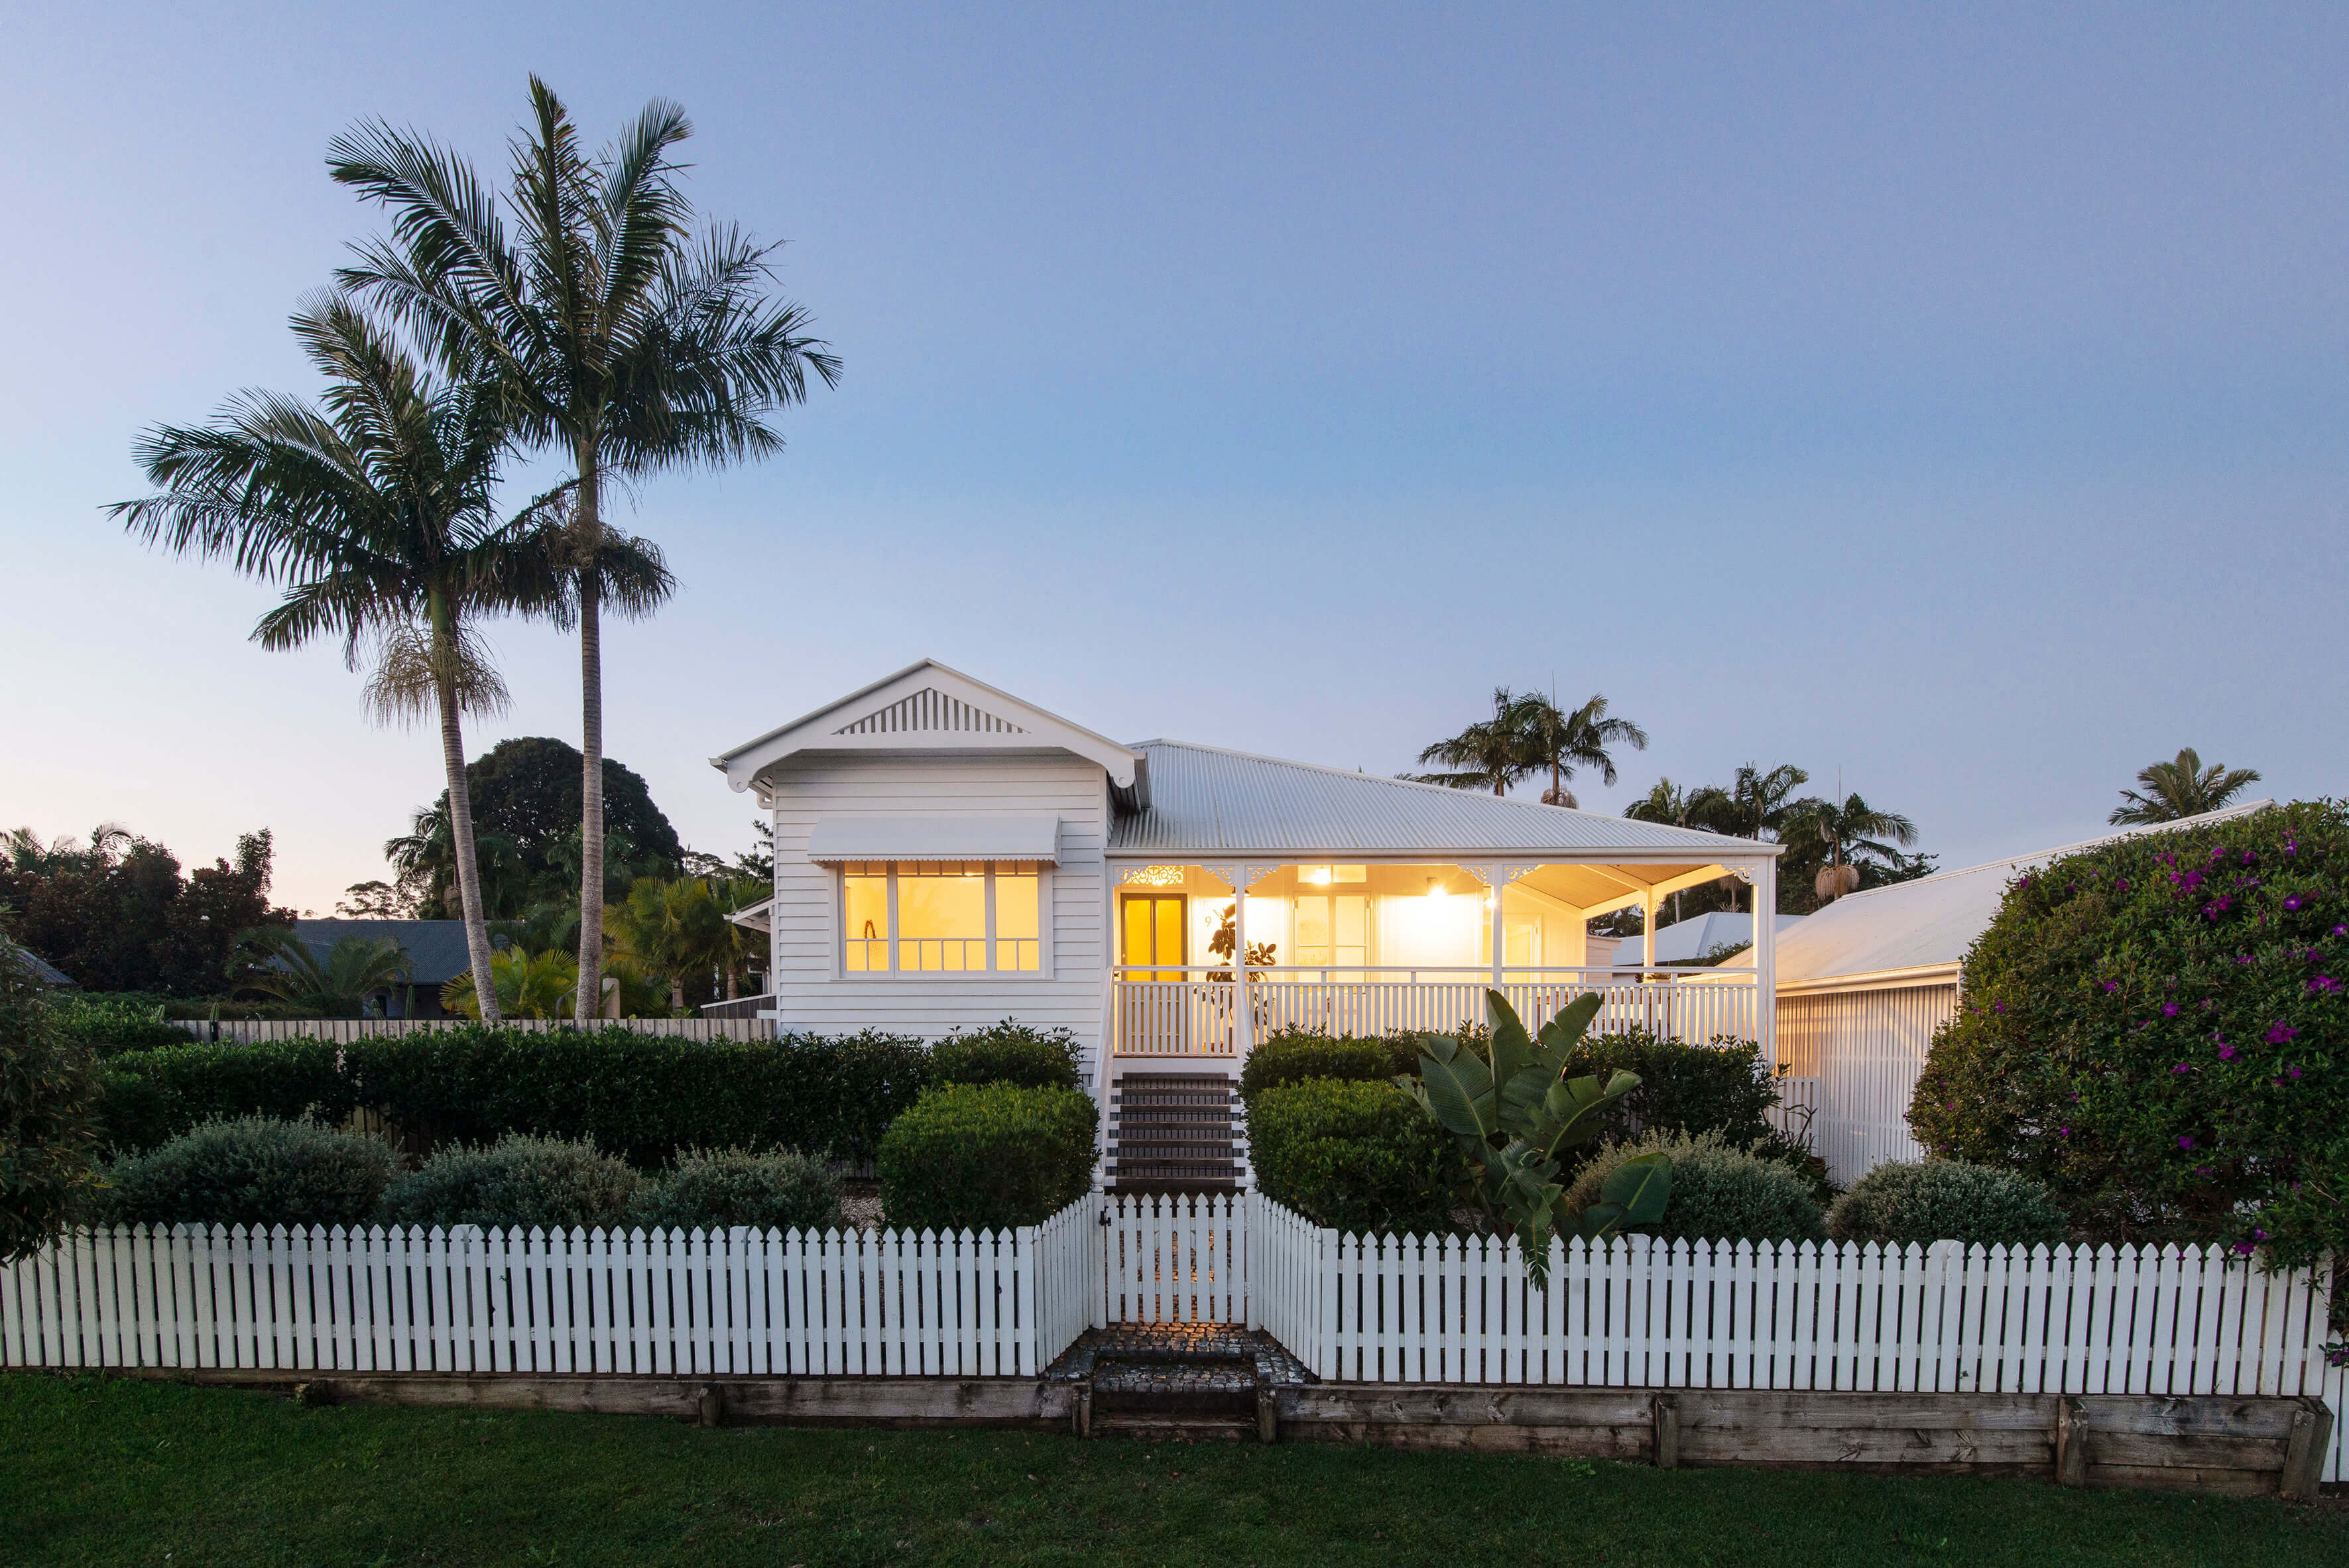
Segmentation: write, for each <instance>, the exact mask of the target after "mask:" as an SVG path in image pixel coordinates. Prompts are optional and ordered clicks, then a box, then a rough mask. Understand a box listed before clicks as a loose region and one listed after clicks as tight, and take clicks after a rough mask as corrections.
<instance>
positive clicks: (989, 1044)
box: [930, 1018, 1083, 1088]
mask: <svg viewBox="0 0 2349 1568" xmlns="http://www.w3.org/2000/svg"><path fill="white" fill-rule="evenodd" d="M930 1078H931V1081H932V1082H934V1083H1014V1084H1018V1085H1019V1086H1020V1087H1021V1088H1082V1087H1083V1083H1082V1080H1081V1078H1080V1077H1079V1075H1078V1071H1077V1037H1076V1036H1075V1035H1073V1034H1071V1032H1070V1031H1069V1030H1067V1029H1065V1028H1053V1029H1038V1028H1033V1027H1031V1026H1029V1025H1026V1024H1021V1023H1017V1022H1014V1021H1013V1020H1012V1019H1009V1018H1006V1019H1004V1020H1003V1021H1002V1022H1001V1023H999V1024H989V1025H988V1026H987V1027H986V1028H984V1029H978V1030H976V1031H974V1032H972V1033H970V1034H968V1035H966V1034H962V1033H960V1032H957V1033H955V1034H951V1035H948V1036H947V1037H946V1038H945V1039H943V1040H940V1041H939V1042H938V1043H937V1047H936V1049H935V1050H933V1051H932V1052H931V1053H930Z"/></svg>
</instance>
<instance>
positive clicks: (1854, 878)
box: [1785, 791, 1917, 899]
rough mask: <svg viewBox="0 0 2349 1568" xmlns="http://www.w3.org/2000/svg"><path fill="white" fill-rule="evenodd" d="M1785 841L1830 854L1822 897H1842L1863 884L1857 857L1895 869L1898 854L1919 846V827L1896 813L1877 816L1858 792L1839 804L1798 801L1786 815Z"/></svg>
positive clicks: (1821, 875) (1821, 884) (1820, 884)
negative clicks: (1873, 859)
mask: <svg viewBox="0 0 2349 1568" xmlns="http://www.w3.org/2000/svg"><path fill="white" fill-rule="evenodd" d="M1785 828H1786V832H1785V836H1786V837H1788V838H1794V839H1808V840H1810V841H1813V842H1815V843H1816V844H1817V845H1818V847H1819V848H1820V849H1822V850H1825V851H1826V857H1827V861H1826V865H1824V866H1822V867H1820V868H1819V875H1818V888H1817V891H1818V894H1819V896H1820V897H1821V898H1823V899H1834V898H1839V897H1841V896H1842V895H1843V894H1845V893H1847V892H1851V891H1852V890H1853V889H1855V888H1857V886H1858V885H1859V868H1858V867H1857V865H1855V864H1854V863H1853V861H1854V859H1855V857H1857V856H1859V855H1872V856H1875V857H1876V858H1877V859H1878V860H1881V861H1887V862H1889V863H1893V864H1897V863H1898V862H1899V859H1900V849H1899V848H1896V847H1895V846H1900V847H1906V846H1908V845H1909V844H1913V843H1915V842H1916V841H1917V824H1916V823H1914V822H1912V821H1910V820H1909V819H1908V818H1906V817H1903V816H1901V815H1900V814H1899V812H1897V811H1879V810H1877V809H1876V808H1874V807H1873V806H1870V805H1869V804H1868V802H1867V801H1866V800H1863V799H1860V798H1859V795H1858V794H1857V791H1855V792H1854V793H1852V794H1850V795H1847V796H1846V797H1845V798H1844V800H1843V803H1842V804H1841V805H1837V803H1836V802H1835V801H1833V800H1800V801H1797V802H1795V805H1794V807H1793V808H1791V809H1790V810H1788V812H1787V816H1786V824H1785Z"/></svg>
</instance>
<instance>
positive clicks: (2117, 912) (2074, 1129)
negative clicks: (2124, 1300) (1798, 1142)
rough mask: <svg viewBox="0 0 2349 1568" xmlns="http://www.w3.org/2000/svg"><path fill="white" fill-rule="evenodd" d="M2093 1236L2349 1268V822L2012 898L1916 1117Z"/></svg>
mask: <svg viewBox="0 0 2349 1568" xmlns="http://www.w3.org/2000/svg"><path fill="white" fill-rule="evenodd" d="M1909 1125H1910V1127H1912V1128H1913V1129H1914V1130H1915V1131H1916V1134H1917V1139H1918V1141H1919V1142H1920V1143H1922V1144H1923V1145H1924V1146H1925V1148H1926V1149H1927V1150H1929V1151H1930V1152H1932V1153H1934V1154H1937V1155H1941V1156H1944V1157H1947V1158H1951V1159H1958V1160H1964V1161H1970V1162H1971V1163H1974V1164H1978V1165H1992V1166H1997V1167H1999V1168H2001V1169H2002V1170H2011V1171H2020V1172H2022V1173H2023V1174H2024V1175H2026V1176H2029V1177H2031V1178H2032V1179H2033V1180H2034V1181H2038V1182H2039V1183H2040V1184H2042V1185H2043V1186H2044V1188H2045V1189H2046V1190H2047V1191H2049V1192H2051V1193H2053V1194H2054V1199H2055V1202H2057V1203H2059V1204H2060V1205H2061V1206H2062V1207H2063V1208H2064V1211H2065V1215H2066V1218H2067V1219H2068V1220H2069V1222H2070V1228H2071V1230H2072V1231H2073V1232H2074V1233H2075V1234H2080V1235H2082V1236H2084V1237H2085V1239H2088V1240H2092V1241H2099V1242H2102V1241H2111V1242H2116V1243H2127V1242H2166V1241H2175V1242H2180V1243H2212V1242H2224V1243H2231V1244H2233V1245H2235V1246H2237V1247H2239V1248H2240V1249H2241V1250H2243V1251H2245V1252H2251V1251H2254V1250H2264V1251H2265V1252H2266V1253H2267V1254H2268V1256H2269V1257H2270V1258H2271V1260H2272V1261H2273V1262H2275V1263H2277V1264H2283V1265H2287V1266H2299V1265H2302V1264H2311V1263H2314V1262H2315V1261H2317V1260H2318V1259H2320V1258H2323V1257H2325V1256H2327V1255H2330V1254H2342V1253H2349V1203H2344V1202H2343V1195H2344V1193H2349V808H2344V806H2343V805H2342V804H2341V803H2339V802H2335V801H2329V800H2318V801H2296V802H2294V803H2292V804H2291V805H2288V806H2283V807H2279V808H2274V809H2271V810H2261V811H2256V812H2253V813H2251V814H2250V815H2248V816H2243V817H2237V818H2233V819H2231V820H2227V821H2222V822H2219V823H2216V824H2212V825H2209V826H2204V827H2199V828H2184V829H2168V830H2156V831H2149V832H2145V833H2140V834H2137V835H2134V836H2132V837H2129V838H2127V839H2123V840H2120V841H2117V842H2114V843H2109V844H2105V845H2101V846H2099V847H2097V848H2095V849H2093V850H2089V851H2085V852H2084V853H2081V854H2076V855H2066V856H2064V857H2063V858H2061V859H2059V860H2055V861H2051V862H2050V863H2048V864H2047V865H2046V866H2045V867H2044V868H2041V869H2037V870H2033V871H2029V872H2025V873H2023V875H2021V876H2018V877H2017V878H2015V880H2014V881H2013V883H2012V884H2011V885H2010V886H2009V887H2008V889H2007V892H2006V896H2005V898H2004V900H2003V901H2002V903H2000V905H1999V910H1998V913H1997V914H1996V915H1995V916H1994V917H1993V918H1992V921H1991V923H1990V925H1989V926H1988V928H1987V929H1985V930H1984V931H1983V933H1982V935H1981V937H1980V938H1978V939H1977V940H1976V941H1975V943H1974V945H1973V947H1972V949H1971V951H1970V952H1969V953H1968V954H1967V955H1966V962H1965V970H1964V985H1963V989H1962V991H1961V995H1960V996H1959V1006H1958V1009H1957V1012H1956V1015H1955V1016H1953V1017H1952V1018H1951V1021H1950V1022H1949V1023H1948V1024H1947V1025H1945V1026H1942V1028H1941V1029H1940V1031H1939V1032H1938V1033H1937V1034H1936V1035H1935V1036H1934V1037H1933V1042H1932V1046H1931V1048H1930V1052H1929V1054H1928V1055H1927V1057H1926V1061H1925V1069H1924V1072H1923V1074H1922V1075H1921V1076H1920V1078H1919V1080H1918V1084H1917V1090H1916V1095H1915V1098H1914V1099H1913V1100H1912V1101H1911V1103H1910V1105H1909Z"/></svg>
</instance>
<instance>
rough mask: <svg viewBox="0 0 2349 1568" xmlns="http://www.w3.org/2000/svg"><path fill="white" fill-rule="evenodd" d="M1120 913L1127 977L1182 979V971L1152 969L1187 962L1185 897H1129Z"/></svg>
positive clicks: (1128, 895) (1166, 895)
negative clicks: (1122, 924)
mask: <svg viewBox="0 0 2349 1568" xmlns="http://www.w3.org/2000/svg"><path fill="white" fill-rule="evenodd" d="M1120 913H1121V914H1122V915H1123V920H1124V931H1123V936H1124V944H1123V945H1124V948H1125V965H1126V968H1125V977H1126V978H1127V979H1129V980H1180V979H1182V978H1183V973H1182V971H1181V970H1180V969H1174V970H1164V969H1151V968H1149V965H1155V964H1174V965H1180V964H1182V963H1183V962H1184V951H1183V895H1182V894H1181V893H1129V894H1127V895H1126V899H1125V903H1124V905H1123V909H1122V910H1121V911H1120Z"/></svg>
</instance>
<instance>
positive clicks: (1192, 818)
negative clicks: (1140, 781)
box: [1109, 740, 1778, 863]
mask: <svg viewBox="0 0 2349 1568" xmlns="http://www.w3.org/2000/svg"><path fill="white" fill-rule="evenodd" d="M1135 749H1137V750H1139V751H1140V752H1141V753H1142V754H1143V757H1144V758H1145V759H1146V761H1147V766H1148V768H1149V772H1150V804H1149V806H1148V807H1147V808H1146V809H1144V810H1141V811H1137V812H1134V813H1133V814H1131V815H1120V816H1118V817H1117V818H1116V819H1115V820H1113V821H1112V824H1111V827H1110V834H1109V851H1110V852H1111V853H1112V854H1115V853H1118V852H1119V851H1143V852H1149V853H1158V852H1162V851H1163V852H1166V853H1188V852H1202V853H1230V852H1235V851H1258V850H1265V851H1305V852H1322V851H1327V852H1330V853H1332V854H1335V853H1338V852H1340V851H1343V852H1346V853H1351V854H1381V853H1385V852H1391V851H1414V850H1426V851H1440V852H1444V853H1494V854H1506V853H1511V852H1515V851H1552V850H1574V851H1611V850H1636V851H1658V850H1666V851H1687V852H1688V853H1689V856H1690V858H1691V859H1692V860H1696V861H1702V862H1708V863H1709V862H1711V861H1715V860H1717V859H1719V858H1721V857H1722V856H1723V855H1749V856H1750V855H1754V854H1757V853H1758V854H1775V853H1776V852H1777V849H1778V847H1777V846H1776V845H1775V844H1768V843H1759V842H1756V841H1754V840H1752V839H1734V838H1728V837H1725V836H1723V835H1722V834H1718V833H1703V832H1698V831H1696V830H1693V829H1689V828H1675V827H1671V826H1669V825H1667V824H1664V823H1661V822H1642V821H1638V820H1633V819H1631V818H1628V817H1610V816H1607V815H1605V814H1603V813H1601V812H1598V811H1577V810H1568V808H1566V807H1563V806H1544V805H1540V804H1538V803H1537V802H1535V801H1531V800H1518V799H1511V798H1510V797H1508V796H1506V795H1490V794H1485V793H1484V792H1482V791H1480V790H1475V789H1446V788H1445V787H1444V786H1443V785H1440V784H1414V783H1413V782H1411V781H1410V780H1409V779H1387V778H1381V777H1380V776H1378V775H1376V774H1369V773H1350V772H1347V771H1345V770H1344V769H1337V768H1317V767H1315V766H1313V765H1312V764H1310V763H1307V762H1285V761H1283V760H1281V759H1280V758H1277V757H1252V756H1250V755H1248V754H1247V753H1246V752H1241V751H1226V750H1223V749H1221V748H1216V747H1213V746H1193V745H1190V744H1188V743H1186V742H1184V741H1179V740H1145V741H1143V742H1142V743H1141V744H1140V745H1139V746H1138V747H1136V748H1135Z"/></svg>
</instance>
